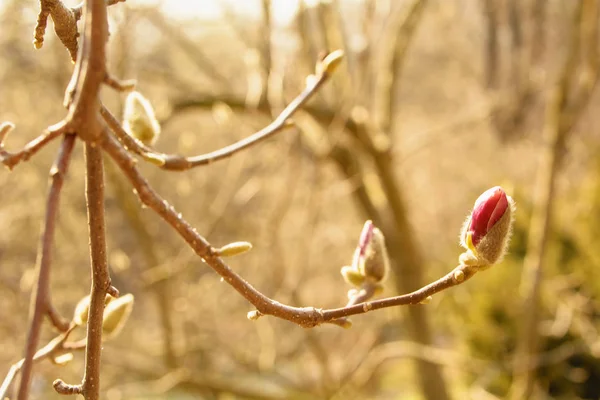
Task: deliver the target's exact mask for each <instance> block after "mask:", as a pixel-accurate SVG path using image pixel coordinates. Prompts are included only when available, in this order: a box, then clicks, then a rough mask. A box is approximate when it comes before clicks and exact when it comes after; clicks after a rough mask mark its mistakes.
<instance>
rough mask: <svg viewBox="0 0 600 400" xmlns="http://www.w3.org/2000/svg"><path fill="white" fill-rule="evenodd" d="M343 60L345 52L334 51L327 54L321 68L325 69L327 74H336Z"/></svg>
mask: <svg viewBox="0 0 600 400" xmlns="http://www.w3.org/2000/svg"><path fill="white" fill-rule="evenodd" d="M343 58H344V51H343V50H334V51H332V52H331V53H329V54H327V55H326V56H325V58H324V59H323V61H321V68H322V69H323V71H324V72H325V73H326V74H328V75H331V74H333V73H334V72H335V70H336V68H337V67H338V66H339V65H340V63H341V62H342V59H343Z"/></svg>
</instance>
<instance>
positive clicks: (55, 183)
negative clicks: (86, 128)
mask: <svg viewBox="0 0 600 400" xmlns="http://www.w3.org/2000/svg"><path fill="white" fill-rule="evenodd" d="M74 144H75V137H74V136H73V135H67V136H65V139H64V140H63V143H62V145H61V148H60V150H59V153H58V156H57V158H56V161H55V162H54V165H53V166H52V168H51V169H50V177H51V180H52V182H51V184H50V188H49V190H48V199H47V202H46V216H45V218H44V223H43V225H42V235H41V239H40V247H39V250H38V256H37V263H36V264H37V267H36V270H37V284H36V288H35V290H34V292H33V293H32V296H31V307H32V308H31V321H30V325H29V330H28V334H27V345H26V347H25V358H24V359H23V362H22V363H20V366H19V368H21V367H22V371H23V373H22V375H21V383H20V385H19V393H18V399H23V400H26V399H27V397H28V394H29V383H30V381H31V375H32V370H33V359H34V356H35V352H36V349H37V345H38V341H39V337H40V330H41V327H42V322H43V317H44V315H48V316H49V317H51V318H50V319H51V321H52V322H53V324H54V325H55V327H56V328H58V329H59V330H61V331H63V332H64V331H66V330H67V329H68V327H69V324H68V322H66V321H64V320H63V319H62V317H60V316H59V315H58V313H57V312H56V310H54V307H53V306H52V300H51V298H50V267H51V262H52V247H53V245H54V231H55V229H56V220H57V216H58V206H59V202H60V193H61V189H62V186H63V182H64V179H65V175H66V174H67V169H68V166H69V161H70V160H71V153H72V151H73V146H74Z"/></svg>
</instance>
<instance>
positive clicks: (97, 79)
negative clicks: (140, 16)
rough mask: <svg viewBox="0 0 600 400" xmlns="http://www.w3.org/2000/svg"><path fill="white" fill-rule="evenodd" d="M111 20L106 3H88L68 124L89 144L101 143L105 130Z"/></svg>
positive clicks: (71, 84) (71, 88)
mask: <svg viewBox="0 0 600 400" xmlns="http://www.w3.org/2000/svg"><path fill="white" fill-rule="evenodd" d="M107 18H108V17H107V11H106V3H104V2H101V1H93V0H87V2H86V12H85V23H84V33H85V35H84V40H83V42H82V44H81V48H80V50H79V56H78V58H77V62H76V63H75V69H74V70H73V75H72V76H71V81H70V82H69V86H68V87H67V91H66V94H65V106H66V107H68V109H69V111H68V114H67V117H66V119H65V121H66V123H67V125H68V126H69V129H70V131H72V132H77V135H78V136H79V137H80V138H81V139H82V140H84V141H85V142H88V143H89V142H95V141H97V140H98V138H99V137H101V135H102V131H103V129H104V123H103V121H102V118H101V117H100V114H99V111H100V86H101V85H102V84H103V83H104V81H105V78H106V77H107V72H106V41H107V39H108V19H107Z"/></svg>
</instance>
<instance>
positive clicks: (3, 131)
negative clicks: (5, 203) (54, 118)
mask: <svg viewBox="0 0 600 400" xmlns="http://www.w3.org/2000/svg"><path fill="white" fill-rule="evenodd" d="M14 127H15V126H14V125H13V124H12V123H11V122H3V123H2V124H0V162H2V163H3V164H4V165H6V166H7V167H8V169H13V168H14V167H15V166H16V165H17V164H18V163H20V162H21V161H27V160H28V159H29V158H30V157H31V156H32V155H34V154H35V153H37V152H38V151H40V150H41V149H42V148H43V147H44V146H46V145H47V144H48V143H50V142H51V141H52V140H54V139H56V138H57V137H59V136H60V135H62V134H64V133H66V131H67V130H66V124H65V123H63V122H61V123H58V124H56V125H53V126H51V127H49V128H48V130H46V131H45V132H44V133H42V134H41V135H40V136H38V137H37V138H35V139H33V140H32V141H31V142H29V143H27V144H26V145H25V147H23V148H22V149H21V150H19V151H17V152H16V153H11V152H8V151H6V150H5V149H4V140H5V139H6V136H7V135H8V133H9V132H10V131H12V130H13V129H14Z"/></svg>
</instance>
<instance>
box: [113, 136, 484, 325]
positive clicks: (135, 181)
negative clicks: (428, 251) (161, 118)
mask: <svg viewBox="0 0 600 400" xmlns="http://www.w3.org/2000/svg"><path fill="white" fill-rule="evenodd" d="M103 148H104V150H105V151H106V152H107V153H108V154H109V155H110V156H111V157H112V158H113V160H114V161H115V162H116V163H117V165H118V166H119V167H120V168H121V170H122V171H123V173H124V174H125V176H127V178H128V179H129V180H130V181H131V183H132V185H133V187H134V188H135V190H136V192H137V194H138V196H139V197H140V200H141V201H142V203H144V204H145V205H147V206H148V207H150V208H151V209H152V210H154V211H155V212H156V213H157V214H158V215H159V216H160V217H161V218H162V219H164V220H165V222H167V223H168V224H170V225H171V226H172V227H173V228H174V229H175V230H176V231H177V232H178V233H179V235H180V236H181V237H182V238H183V239H184V240H185V241H186V243H187V244H188V245H189V246H190V247H191V248H192V249H193V250H194V252H196V254H198V255H199V256H200V257H201V258H202V259H203V260H204V261H205V262H206V263H207V264H208V265H209V266H210V267H211V268H212V269H214V270H215V271H216V272H217V273H218V274H219V275H220V276H221V277H223V279H224V281H225V282H227V283H228V284H230V285H231V286H232V287H233V288H234V289H235V290H236V291H237V292H238V293H240V294H241V295H242V296H243V297H244V298H245V299H246V300H248V301H249V302H250V303H251V304H252V305H253V306H255V307H256V311H255V312H253V313H251V314H250V315H249V318H251V319H255V318H257V317H260V316H262V315H272V316H275V317H278V318H282V319H285V320H287V321H290V322H294V323H296V324H298V325H300V326H303V327H314V326H317V325H320V324H322V323H325V322H329V321H332V320H335V319H338V318H342V317H348V316H351V315H356V314H364V313H366V312H369V311H372V310H377V309H380V308H386V307H393V306H399V305H408V304H419V303H420V302H422V301H423V300H425V299H426V298H427V297H429V296H431V295H433V294H435V293H438V292H440V291H442V290H445V289H447V288H449V287H452V286H456V285H458V284H460V283H462V282H464V281H466V280H467V279H468V278H470V277H471V276H473V275H474V273H475V270H474V269H472V268H470V267H467V266H458V267H457V268H456V269H455V270H454V271H452V272H450V273H449V274H447V275H446V276H444V277H443V278H441V279H439V280H437V281H435V282H433V283H431V284H429V285H427V286H424V287H423V288H421V289H419V290H417V291H414V292H412V293H409V294H406V295H403V296H396V297H390V298H386V299H381V300H375V301H372V302H366V303H360V304H356V305H353V306H350V307H342V308H337V309H330V310H323V309H316V308H314V307H291V306H288V305H284V304H281V303H279V302H277V301H275V300H273V299H270V298H268V297H267V296H265V295H264V294H262V293H261V292H260V291H258V290H257V289H255V288H254V287H253V286H252V285H251V284H250V283H248V282H247V281H245V280H244V279H243V278H242V277H241V276H239V275H238V274H237V273H235V272H234V271H233V270H232V269H231V268H230V267H229V266H228V265H227V264H225V262H224V261H223V259H221V258H220V257H218V256H217V252H216V250H215V249H214V248H213V247H212V246H211V245H210V243H209V242H208V241H207V240H206V239H205V238H204V237H202V236H201V235H200V234H198V232H197V231H196V229H194V228H193V227H192V226H191V225H190V224H189V223H188V222H187V221H186V220H184V219H183V218H182V217H181V216H180V215H179V214H178V212H177V211H176V210H175V209H174V208H173V207H172V206H171V205H170V204H169V203H168V202H167V201H166V200H164V199H162V198H161V197H160V195H159V194H158V193H156V192H155V191H154V189H152V187H151V186H150V185H149V184H148V182H147V181H146V180H145V179H144V177H143V176H142V175H141V174H140V172H139V171H138V169H137V167H136V163H135V159H133V158H132V157H131V155H129V153H128V152H127V151H126V150H125V149H124V148H123V147H122V146H121V144H120V143H119V142H117V141H116V140H115V139H114V138H113V137H112V136H108V137H107V138H106V140H105V141H104V142H103Z"/></svg>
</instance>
